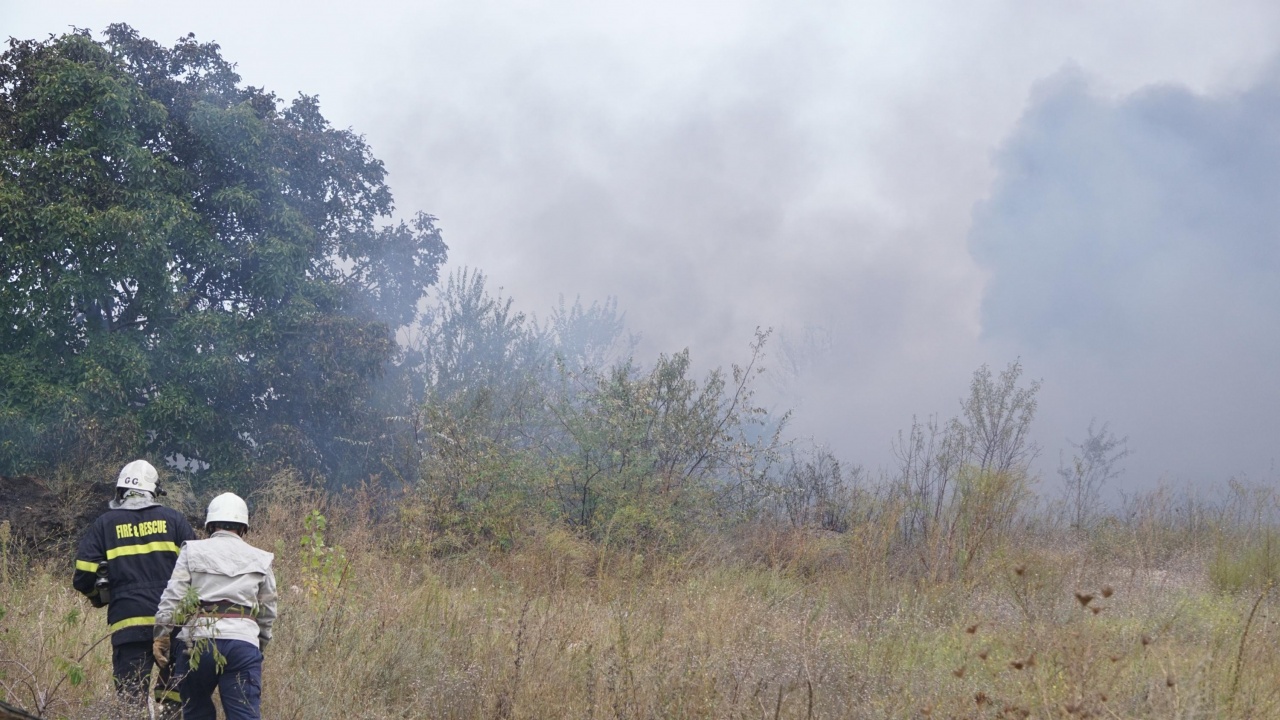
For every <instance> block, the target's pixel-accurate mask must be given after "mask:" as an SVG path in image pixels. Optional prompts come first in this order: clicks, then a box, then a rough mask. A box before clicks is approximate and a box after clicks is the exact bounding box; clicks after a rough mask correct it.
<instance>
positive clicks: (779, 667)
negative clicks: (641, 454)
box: [0, 485, 1280, 720]
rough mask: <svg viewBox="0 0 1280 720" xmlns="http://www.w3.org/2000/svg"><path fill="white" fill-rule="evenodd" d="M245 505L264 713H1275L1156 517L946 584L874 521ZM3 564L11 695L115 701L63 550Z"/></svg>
mask: <svg viewBox="0 0 1280 720" xmlns="http://www.w3.org/2000/svg"><path fill="white" fill-rule="evenodd" d="M258 500H259V508H260V511H259V518H260V522H259V523H258V524H259V526H260V527H258V528H256V529H255V532H254V535H253V536H251V538H250V539H251V541H252V542H254V543H255V544H258V545H259V546H261V547H264V548H266V549H268V550H272V551H275V552H276V553H277V561H276V568H277V576H278V579H279V581H280V585H281V588H282V598H281V603H280V605H281V607H280V614H281V619H280V624H279V626H278V630H277V634H276V641H275V643H274V644H273V645H272V646H271V648H270V649H269V650H268V652H267V661H266V668H265V679H264V680H265V688H264V698H265V699H264V715H265V716H267V717H272V718H284V719H298V720H302V719H308V720H309V719H312V718H369V719H374V718H416V717H433V718H560V717H565V718H667V717H680V718H737V717H742V718H748V717H749V718H863V717H866V718H886V717H888V718H913V717H933V718H940V717H980V718H996V717H1036V718H1051V717H1061V718H1070V717H1113V718H1114V717H1120V718H1139V717H1143V718H1147V717H1149V718H1199V717H1206V718H1207V717H1213V718H1250V717H1252V718H1258V717H1276V716H1278V715H1280V688H1278V687H1277V685H1276V683H1275V678H1276V677H1277V676H1280V659H1277V657H1276V656H1275V653H1274V652H1273V649H1274V648H1275V647H1276V646H1277V643H1278V642H1280V627H1278V626H1277V624H1276V619H1277V612H1276V610H1277V606H1276V604H1275V602H1274V599H1273V598H1272V597H1271V595H1270V592H1269V588H1264V589H1260V590H1249V591H1243V590H1242V591H1239V592H1224V591H1221V590H1217V589H1215V588H1214V587H1213V586H1211V585H1210V583H1209V581H1208V572H1207V569H1206V568H1207V564H1208V562H1209V559H1210V558H1212V553H1211V552H1209V551H1208V550H1207V549H1206V548H1205V546H1204V544H1203V543H1201V542H1200V540H1199V539H1196V538H1185V539H1184V540H1183V541H1179V539H1178V537H1177V534H1176V533H1165V532H1163V531H1158V529H1157V528H1155V527H1154V526H1153V525H1152V522H1151V521H1150V520H1149V519H1143V522H1144V523H1146V524H1145V525H1143V526H1140V527H1136V528H1131V529H1130V531H1129V534H1128V535H1126V534H1125V531H1124V528H1122V527H1117V528H1115V529H1113V530H1112V531H1111V532H1112V536H1113V537H1114V538H1127V540H1126V541H1125V542H1126V543H1127V544H1120V542H1119V540H1112V541H1104V540H1102V539H1099V538H1075V539H1073V538H1071V537H1069V536H1065V535H1064V536H1056V535H1051V534H1049V533H1047V532H1043V531H1042V532H1041V533H1040V534H1035V535H1030V534H1022V535H1018V534H1014V535H1011V536H1009V537H1007V538H1004V539H1002V541H1001V542H1000V544H999V545H998V546H997V547H995V548H994V550H993V552H992V553H991V554H990V555H989V556H988V557H987V558H985V559H984V560H983V561H982V562H981V563H978V564H975V565H974V567H973V568H972V569H971V571H970V572H967V573H965V574H963V575H962V576H959V577H957V578H954V579H948V580H946V581H940V580H937V579H933V580H927V579H922V577H921V575H920V573H915V572H912V571H911V559H910V558H906V559H904V558H903V557H901V556H898V555H895V553H894V552H892V550H891V548H890V546H889V543H888V538H889V537H890V536H891V535H892V529H891V528H887V527H874V526H867V527H861V528H855V529H854V530H853V531H851V532H849V533H844V534H834V533H805V532H799V531H775V530H769V529H767V528H764V527H760V528H755V529H754V530H751V531H747V532H744V533H743V535H742V536H741V537H736V538H733V539H732V540H730V539H724V538H720V539H716V538H710V539H707V540H706V541H705V542H704V543H703V544H701V545H699V546H697V547H693V548H691V549H689V551H688V552H686V553H684V554H682V555H678V556H669V555H668V556H645V555H641V554H638V553H635V552H620V551H616V550H615V551H606V550H604V549H602V548H601V546H599V545H596V544H592V543H588V542H586V541H583V540H581V539H579V538H577V537H575V536H574V535H572V534H571V533H569V532H567V531H565V530H562V529H556V528H547V529H542V530H533V531H531V532H530V534H529V536H528V537H527V538H526V539H525V541H524V542H522V543H521V544H520V545H519V546H518V547H517V548H516V549H515V550H513V551H511V552H508V553H501V554H489V553H472V554H462V555H455V556H452V557H448V558H434V557H430V556H420V555H418V554H417V552H416V551H415V549H414V547H415V546H414V545H412V544H406V543H403V542H401V539H402V538H404V537H405V533H402V532H400V529H399V528H397V527H396V526H395V524H394V522H391V521H387V522H383V521H380V520H378V516H379V514H378V513H375V512H373V511H372V509H371V503H370V502H361V501H357V502H354V503H351V504H349V505H346V506H343V507H335V506H331V505H330V504H328V503H327V502H326V501H325V499H324V498H322V497H319V496H316V495H314V494H311V493H307V492H305V491H302V490H299V489H298V488H296V487H293V486H287V485H283V486H281V487H279V488H277V489H276V491H275V492H273V493H272V494H271V495H269V496H264V497H262V498H259V499H258ZM313 509H319V510H320V511H321V512H323V513H324V514H325V515H326V516H327V517H328V520H329V526H328V528H327V531H326V536H325V541H326V543H327V544H328V546H330V547H341V549H342V550H341V553H340V557H339V555H335V556H334V557H335V558H338V559H335V560H334V561H332V562H330V563H329V564H328V565H321V564H317V563H315V562H312V560H313V559H314V558H313V557H311V556H309V555H308V553H310V552H313V551H310V550H304V548H303V546H302V545H301V544H300V538H301V537H302V536H303V535H304V534H305V533H306V530H305V528H304V527H303V523H302V519H303V518H304V517H305V516H306V515H307V513H308V512H309V511H310V510H313ZM1142 542H1150V543H1151V544H1152V545H1151V546H1150V547H1146V548H1142V547H1137V546H1136V544H1140V543H1142ZM335 552H336V551H335ZM3 562H4V563H5V572H4V573H3V575H2V577H3V578H4V579H5V580H4V584H3V587H0V607H3V609H4V612H5V615H4V617H3V618H2V619H0V681H3V683H4V687H5V693H6V695H7V697H8V700H9V701H10V702H17V703H18V704H20V705H23V706H25V707H28V708H34V707H35V706H36V704H37V698H40V697H41V694H42V693H43V700H39V702H43V703H44V705H45V710H46V712H47V713H48V714H49V716H50V717H68V718H89V717H107V716H110V715H111V714H112V713H113V712H114V711H112V710H109V709H107V708H109V705H110V703H111V690H110V687H111V685H110V651H109V648H108V647H107V646H106V643H102V644H99V645H97V646H96V647H92V648H91V647H90V646H91V644H92V643H93V642H95V641H96V640H97V639H98V638H99V637H100V635H101V633H102V631H103V627H104V622H103V620H102V617H101V613H100V612H98V611H94V610H91V609H90V608H89V607H88V605H87V603H84V602H83V601H82V600H81V599H80V598H79V597H78V596H76V595H75V594H74V593H73V592H72V591H71V590H70V588H69V576H70V570H69V569H67V568H68V567H69V565H68V563H67V562H66V561H65V559H63V560H59V561H57V562H54V561H47V562H45V563H36V564H35V565H34V566H32V565H28V564H27V563H26V562H24V561H20V559H18V558H14V557H5V558H3ZM80 657H83V659H82V660H80V661H79V662H78V665H77V667H78V668H79V670H78V672H79V673H81V674H82V675H83V679H82V682H80V683H79V684H72V682H71V681H70V680H69V679H66V678H67V669H68V667H69V666H68V664H67V662H66V661H67V660H72V661H74V660H75V659H76V658H80Z"/></svg>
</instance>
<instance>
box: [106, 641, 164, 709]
mask: <svg viewBox="0 0 1280 720" xmlns="http://www.w3.org/2000/svg"><path fill="white" fill-rule="evenodd" d="M155 664H156V659H155V656H153V655H152V654H151V641H150V640H147V641H146V642H128V643H121V644H119V645H116V646H114V647H113V648H112V649H111V674H112V676H114V677H115V681H116V692H117V693H119V694H120V696H121V697H124V698H128V699H129V700H131V701H137V702H146V697H147V685H148V684H149V683H150V681H151V668H152V666H154V665H155ZM172 675H173V664H172V663H170V664H169V665H168V666H166V667H164V668H162V669H161V670H160V676H159V677H158V678H157V679H156V701H157V702H169V703H175V704H176V703H177V702H178V693H177V692H176V691H175V690H174V688H173V685H172V682H173V678H172Z"/></svg>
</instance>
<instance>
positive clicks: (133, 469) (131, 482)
mask: <svg viewBox="0 0 1280 720" xmlns="http://www.w3.org/2000/svg"><path fill="white" fill-rule="evenodd" d="M159 479H160V475H159V474H158V473H157V472H156V469H155V468H154V467H152V465H151V463H149V462H147V461H146V460H134V461H133V462H131V463H129V464H128V465H125V466H124V468H123V469H122V470H121V471H120V477H119V478H117V479H116V487H118V488H121V489H124V490H146V491H147V492H149V493H151V494H153V495H154V494H155V492H156V482H157V481H158V480H159Z"/></svg>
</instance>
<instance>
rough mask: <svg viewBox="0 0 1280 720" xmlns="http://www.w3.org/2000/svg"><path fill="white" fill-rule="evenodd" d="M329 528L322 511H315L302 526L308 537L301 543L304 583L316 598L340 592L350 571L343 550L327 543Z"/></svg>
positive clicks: (306, 518) (304, 519) (302, 539)
mask: <svg viewBox="0 0 1280 720" xmlns="http://www.w3.org/2000/svg"><path fill="white" fill-rule="evenodd" d="M328 524H329V521H328V520H327V519H325V516H324V514H323V513H321V512H320V511H319V510H312V511H311V512H309V513H307V516H306V517H305V518H303V520H302V526H303V527H304V528H306V534H304V535H303V536H302V538H301V540H299V545H301V546H302V569H303V578H302V582H303V585H304V586H305V588H306V590H307V591H308V592H310V593H311V594H313V595H321V594H324V593H327V592H331V591H333V590H336V589H337V587H338V585H339V584H340V583H341V582H342V577H343V575H345V574H346V571H347V559H346V553H345V552H344V551H343V549H342V548H341V547H340V546H331V545H328V544H326V543H325V539H324V531H325V528H326V527H328Z"/></svg>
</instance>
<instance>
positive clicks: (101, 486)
mask: <svg viewBox="0 0 1280 720" xmlns="http://www.w3.org/2000/svg"><path fill="white" fill-rule="evenodd" d="M113 492H114V490H113V487H112V484H111V483H105V482H102V483H77V484H68V483H53V482H50V481H47V480H44V479H42V478H37V477H30V476H20V477H4V476H0V525H3V524H4V523H5V522H8V523H9V535H10V542H11V543H13V545H14V547H16V548H17V549H19V550H21V551H23V552H25V553H28V554H30V555H35V556H51V555H57V554H70V553H71V552H74V550H75V546H76V542H77V541H78V540H79V538H80V533H81V532H82V531H83V530H84V528H85V527H87V526H88V525H89V523H91V522H93V519H94V518H96V517H97V516H98V515H100V514H102V513H103V511H105V510H106V509H107V502H108V501H109V500H110V499H111V495H112V493H113Z"/></svg>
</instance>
